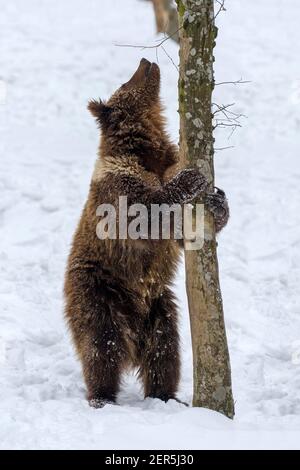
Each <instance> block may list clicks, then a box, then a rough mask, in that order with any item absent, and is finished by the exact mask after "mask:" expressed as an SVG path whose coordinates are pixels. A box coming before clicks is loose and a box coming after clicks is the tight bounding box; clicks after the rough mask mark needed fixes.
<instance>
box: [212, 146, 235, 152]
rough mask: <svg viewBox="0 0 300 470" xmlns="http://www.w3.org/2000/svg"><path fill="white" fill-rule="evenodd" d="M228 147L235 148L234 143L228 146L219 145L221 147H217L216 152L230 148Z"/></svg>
mask: <svg viewBox="0 0 300 470" xmlns="http://www.w3.org/2000/svg"><path fill="white" fill-rule="evenodd" d="M228 149H234V145H228V146H227V147H219V148H215V149H214V150H215V152H221V151H223V150H228Z"/></svg>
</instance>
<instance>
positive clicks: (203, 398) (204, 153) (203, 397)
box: [177, 0, 234, 418]
mask: <svg viewBox="0 0 300 470" xmlns="http://www.w3.org/2000/svg"><path fill="white" fill-rule="evenodd" d="M177 4H178V13H179V26H180V77H179V111H180V155H181V159H182V161H183V162H184V164H185V166H188V167H193V166H196V167H198V168H200V170H201V172H202V173H203V174H204V175H205V176H206V178H207V180H208V181H209V184H210V189H211V191H213V186H214V165H213V157H214V138H213V125H212V111H211V109H212V92H213V89H214V75H213V62H214V56H213V49H214V46H215V39H216V36H217V28H216V27H215V24H214V23H215V21H214V0H198V1H193V0H177ZM198 202H201V201H198ZM216 247H217V243H216V237H215V227H214V220H213V217H212V216H211V214H210V213H209V212H207V211H206V210H205V230H204V245H203V247H202V249H201V250H199V251H188V250H185V266H186V288H187V296H188V304H189V311H190V321H191V333H192V345H193V368H194V376H193V378H194V396H193V406H201V407H205V408H210V409H212V410H216V411H219V412H221V413H223V414H225V415H226V416H228V417H229V418H233V416H234V402H233V396H232V387H231V371H230V359H229V353H228V346H227V339H226V331H225V324H224V316H223V306H222V297H221V291H220V285H219V272H218V259H217V251H216Z"/></svg>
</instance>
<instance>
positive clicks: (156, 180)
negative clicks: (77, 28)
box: [65, 59, 228, 407]
mask: <svg viewBox="0 0 300 470" xmlns="http://www.w3.org/2000/svg"><path fill="white" fill-rule="evenodd" d="M159 86H160V71H159V67H158V66H157V65H156V64H150V62H148V61H146V60H145V59H142V61H141V63H140V66H139V68H138V69H137V71H136V73H135V74H134V75H133V77H132V78H131V80H130V81H129V82H127V83H126V84H124V85H122V87H121V88H120V89H119V90H118V91H117V92H116V93H115V94H114V95H113V96H112V97H111V98H110V100H109V101H108V102H107V103H103V102H101V101H91V102H90V103H89V106H88V108H89V110H90V112H91V113H92V114H93V116H94V117H95V118H96V120H97V122H98V124H99V126H100V127H101V130H102V137H101V141H100V149H99V158H98V159H97V161H96V165H95V170H94V174H93V177H92V182H91V186H90V191H89V195H88V199H87V202H86V205H85V207H84V210H83V213H82V216H81V219H80V222H79V226H78V228H77V230H76V233H75V236H74V240H73V245H72V249H71V253H70V256H69V260H68V266H67V271H66V277H65V299H66V310H65V312H66V318H67V320H68V323H69V326H70V329H71V332H72V336H73V340H74V343H75V346H76V349H77V352H78V355H79V358H80V360H81V362H82V366H83V373H84V378H85V381H86V385H87V390H88V394H87V398H88V400H89V402H90V404H91V405H92V406H95V407H102V406H103V405H104V404H105V403H111V402H115V400H116V397H117V393H118V391H119V386H120V379H121V374H122V372H123V371H124V370H125V369H126V368H128V367H136V368H138V370H139V377H140V379H141V380H142V383H143V385H144V391H145V396H150V397H156V398H160V399H162V400H165V401H167V400H168V399H170V398H175V393H176V390H177V386H178V381H179V373H180V358H179V337H178V330H177V309H176V304H175V299H174V295H173V293H172V292H171V290H170V286H171V283H172V280H173V278H174V274H175V271H176V267H177V263H178V260H179V256H180V247H179V245H178V243H177V242H176V241H175V240H158V241H151V240H130V239H128V240H109V239H106V240H99V239H98V238H97V235H96V226H97V223H98V222H99V220H98V218H97V216H96V208H97V207H98V206H99V205H100V204H102V203H111V204H113V205H114V206H115V207H116V209H117V208H118V197H119V196H120V195H126V196H127V197H128V205H130V204H133V203H142V204H145V205H146V206H147V207H150V204H152V203H157V204H161V203H167V204H173V203H180V204H183V203H186V202H190V201H192V200H193V199H194V198H195V197H196V196H197V195H199V194H200V193H201V192H203V191H204V190H205V188H206V182H205V179H204V177H203V176H202V175H201V174H200V173H199V172H198V171H197V170H191V169H190V170H183V171H181V172H180V173H178V151H177V148H176V147H175V146H174V145H173V144H172V143H171V142H170V140H169V138H168V136H167V134H166V132H165V129H164V119H163V117H162V110H161V105H160V101H159ZM174 175H176V176H174ZM214 196H215V195H210V199H209V204H210V207H211V209H212V211H213V212H214V213H215V214H216V222H217V226H218V229H220V228H222V227H221V226H223V225H224V224H225V223H226V222H227V220H225V219H226V217H225V219H224V210H225V212H226V211H227V219H228V210H227V209H226V208H227V204H226V198H225V195H224V197H223V200H222V202H221V203H220V198H221V196H220V195H219V196H220V197H219V199H218V198H217V199H216V198H215V197H214ZM220 207H221V209H220ZM222 208H223V209H222ZM224 208H225V209H224ZM217 213H219V216H220V215H222V217H223V220H222V221H221V222H220V224H219V223H218V220H219V219H220V217H219V219H218V214H217Z"/></svg>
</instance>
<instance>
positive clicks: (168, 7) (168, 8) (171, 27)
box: [152, 0, 179, 42]
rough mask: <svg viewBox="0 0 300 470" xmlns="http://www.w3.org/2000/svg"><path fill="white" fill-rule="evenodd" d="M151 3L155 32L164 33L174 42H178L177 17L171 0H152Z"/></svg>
mask: <svg viewBox="0 0 300 470" xmlns="http://www.w3.org/2000/svg"><path fill="white" fill-rule="evenodd" d="M152 3H153V7H154V13H155V20H156V31H157V32H158V33H166V34H167V35H168V36H171V38H172V39H174V41H176V42H179V34H178V15H177V11H176V8H175V7H174V4H173V0H152Z"/></svg>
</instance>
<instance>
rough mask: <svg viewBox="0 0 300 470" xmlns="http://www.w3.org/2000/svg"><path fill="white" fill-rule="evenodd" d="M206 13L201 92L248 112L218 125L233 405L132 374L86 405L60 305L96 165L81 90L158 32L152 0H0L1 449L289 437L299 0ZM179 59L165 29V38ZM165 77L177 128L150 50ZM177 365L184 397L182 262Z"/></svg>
mask: <svg viewBox="0 0 300 470" xmlns="http://www.w3.org/2000/svg"><path fill="white" fill-rule="evenodd" d="M226 7H227V11H226V12H223V13H220V15H218V26H219V36H218V42H217V50H216V63H215V66H216V79H217V82H221V81H222V82H223V81H231V80H238V79H240V77H242V78H243V79H244V80H250V81H251V83H249V84H240V85H237V86H234V85H223V86H218V87H217V88H216V93H215V97H214V101H215V102H217V103H219V104H220V105H221V104H227V103H232V102H235V103H236V106H235V110H236V112H238V113H242V114H245V115H247V116H248V119H244V120H243V127H242V128H241V129H238V130H237V131H236V132H235V133H234V134H233V136H232V137H231V139H230V140H228V135H229V132H228V130H226V129H225V130H224V129H223V130H219V132H218V133H217V136H216V137H217V141H216V147H218V148H220V147H225V146H228V145H229V146H231V145H234V148H233V149H228V150H226V151H222V152H218V153H217V154H216V176H217V179H216V183H217V185H218V186H219V187H222V188H224V189H225V190H226V192H227V195H228V198H229V201H230V206H231V220H230V224H229V225H228V227H227V228H226V229H225V230H224V233H223V234H221V236H220V238H219V260H220V275H221V284H222V292H223V299H224V309H225V315H226V325H227V330H228V341H229V347H230V353H231V361H232V374H233V386H234V396H235V400H236V417H235V420H234V421H233V422H231V421H229V420H228V419H226V418H225V417H224V416H222V415H218V414H217V413H214V412H212V411H208V410H204V409H193V408H186V407H185V406H183V405H181V404H179V403H177V402H174V403H173V402H169V403H167V404H164V403H162V402H160V401H158V400H151V399H147V400H143V397H142V393H141V390H140V387H139V385H138V384H137V382H136V379H135V377H134V376H129V377H126V378H125V379H124V386H123V388H122V392H121V394H120V397H119V404H120V406H112V405H107V406H106V407H105V408H104V409H101V410H94V409H91V408H89V407H88V404H87V402H86V400H85V397H84V395H85V387H84V383H83V380H82V375H81V370H80V365H79V363H78V361H77V360H76V358H75V355H74V351H73V348H72V345H71V342H70V337H69V334H68V332H67V330H66V326H65V323H64V320H63V315H62V311H63V300H62V284H63V275H64V267H65V262H66V256H67V254H68V250H69V245H70V240H71V236H72V233H73V231H74V228H75V226H76V224H77V221H78V217H79V214H80V211H81V208H82V205H83V203H84V200H85V197H86V194H87V190H88V185H89V180H90V177H91V174H92V171H93V165H94V160H95V157H96V147H97V142H98V132H97V129H96V126H95V123H94V122H93V120H92V118H91V117H90V115H89V114H88V112H87V110H86V104H87V101H88V100H89V99H90V98H97V97H98V96H100V97H102V98H105V97H108V96H109V95H110V93H111V92H112V91H114V90H115V89H116V88H117V87H118V86H119V85H120V83H122V82H124V81H126V80H127V79H128V77H130V75H131V73H132V72H133V70H134V69H135V67H136V64H137V63H138V61H139V59H140V58H141V57H142V56H145V57H147V58H148V59H150V60H156V52H155V50H153V49H145V50H143V51H141V50H140V49H136V48H119V47H116V46H115V44H153V43H154V41H155V40H156V39H157V37H156V36H155V34H154V18H153V12H152V8H151V4H150V2H144V1H142V0H126V2H124V0H101V2H99V0H64V1H63V2H52V1H50V0H27V2H24V1H22V0H10V1H9V2H4V1H3V2H1V19H0V31H1V33H0V34H1V59H0V60H1V75H0V83H1V97H0V98H1V99H0V151H1V159H0V188H1V199H0V229H1V247H0V259H1V264H0V305H1V311H0V416H1V418H0V447H1V448H2V449H8V448H14V449H55V448H61V449H87V448H90V449H102V448H103V449H105V448H106V449H109V448H111V449H112V448H114V449H142V448H152V449H161V448H170V449H200V448H206V449H211V448H224V449H239V448H259V449H261V448H282V449H283V448H299V442H300V393H299V390H300V336H299V332H300V301H299V299H300V297H299V285H300V250H299V247H300V210H299V207H300V192H299V181H300V166H299V131H300V119H299V104H300V73H299V61H298V60H297V59H296V58H297V57H298V44H299V40H300V31H299V27H298V18H299V14H300V4H299V3H298V2H295V1H294V0H286V1H285V2H284V6H283V2H281V1H279V0H276V1H275V0H255V1H254V0H253V1H251V2H249V1H247V0H231V1H228V2H227V5H226ZM164 46H165V47H166V49H167V51H168V53H169V54H170V55H171V57H172V58H173V60H174V61H175V62H176V61H177V58H178V55H177V46H176V45H175V44H174V43H172V42H171V41H168V42H167V43H165V44H164ZM158 58H159V63H160V66H161V70H162V77H163V84H162V94H163V98H164V101H165V104H166V113H167V117H168V120H169V129H170V132H171V134H172V136H173V137H174V140H175V141H176V140H177V139H178V115H177V113H176V110H177V107H178V103H177V71H176V69H175V68H174V65H173V64H172V63H171V61H170V60H169V58H168V57H167V56H166V55H165V54H164V53H163V51H162V50H159V51H158ZM175 290H176V292H177V293H178V295H179V297H180V307H181V334H182V356H183V367H182V381H181V385H180V393H179V397H180V398H181V399H182V400H183V401H187V402H189V403H190V402H191V394H192V366H191V345H190V339H189V338H190V337H189V323H188V313H187V305H186V298H185V292H184V270H183V268H182V267H181V268H180V270H179V273H178V278H177V281H176V286H175Z"/></svg>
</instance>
